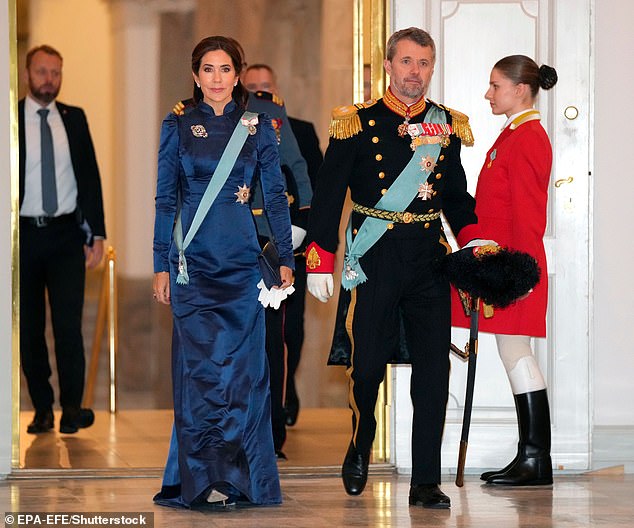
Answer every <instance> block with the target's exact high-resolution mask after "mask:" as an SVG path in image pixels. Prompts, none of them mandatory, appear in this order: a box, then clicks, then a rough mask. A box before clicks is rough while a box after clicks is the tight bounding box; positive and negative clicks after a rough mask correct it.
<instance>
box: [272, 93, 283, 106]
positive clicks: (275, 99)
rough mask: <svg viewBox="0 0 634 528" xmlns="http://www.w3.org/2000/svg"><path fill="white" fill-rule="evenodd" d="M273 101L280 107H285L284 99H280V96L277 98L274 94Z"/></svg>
mask: <svg viewBox="0 0 634 528" xmlns="http://www.w3.org/2000/svg"><path fill="white" fill-rule="evenodd" d="M272 101H273V102H274V103H275V104H276V105H278V106H284V99H282V98H281V97H279V96H277V95H275V94H273V99H272Z"/></svg>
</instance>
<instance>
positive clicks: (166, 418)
mask: <svg viewBox="0 0 634 528" xmlns="http://www.w3.org/2000/svg"><path fill="white" fill-rule="evenodd" d="M95 414H96V419H95V423H94V425H93V426H92V427H89V428H87V429H81V430H80V431H79V432H78V433H77V434H71V435H68V434H60V433H59V432H58V431H57V430H52V431H50V432H48V433H44V434H38V435H32V434H27V433H26V426H27V424H28V423H29V422H30V420H31V418H32V412H31V411H23V412H22V413H20V467H19V470H18V474H21V475H22V476H46V475H49V474H50V473H52V472H55V470H57V471H58V472H59V470H82V471H87V472H91V474H100V472H103V471H105V470H107V471H108V473H109V474H112V473H113V472H118V473H120V474H127V472H129V471H130V470H134V471H141V472H143V473H144V474H147V473H148V472H149V473H150V474H157V475H158V474H159V473H160V468H162V467H163V465H164V463H165V458H166V457H167V449H168V446H169V441H170V433H171V429H172V412H171V411H169V410H159V409H144V410H141V409H137V410H121V411H118V412H117V413H115V414H110V413H109V412H107V411H99V410H98V411H96V412H95ZM59 417H60V413H59V412H56V413H55V424H56V426H57V425H58V424H59ZM349 441H350V411H349V410H348V409H324V408H321V409H320V408H315V409H302V410H301V412H300V414H299V417H298V421H297V423H296V424H295V426H293V427H288V428H287V438H286V443H285V445H284V453H285V454H286V455H287V457H288V460H287V461H285V462H282V463H281V464H280V470H281V471H282V472H290V473H295V472H297V471H302V472H303V473H306V472H310V473H311V474H314V473H316V472H317V473H319V474H324V473H328V474H338V472H339V468H340V465H341V459H342V457H343V455H344V454H345V452H346V448H347V447H348V442H349ZM379 467H381V466H377V469H378V468H379Z"/></svg>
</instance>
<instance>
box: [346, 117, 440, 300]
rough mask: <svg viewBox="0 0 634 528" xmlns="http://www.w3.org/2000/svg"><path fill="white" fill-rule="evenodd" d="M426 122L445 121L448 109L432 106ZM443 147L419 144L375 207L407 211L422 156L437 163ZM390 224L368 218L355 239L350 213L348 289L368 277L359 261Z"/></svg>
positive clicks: (347, 235)
mask: <svg viewBox="0 0 634 528" xmlns="http://www.w3.org/2000/svg"><path fill="white" fill-rule="evenodd" d="M424 122H425V123H432V122H433V123H446V122H447V119H446V115H445V112H444V111H443V110H441V109H440V108H438V107H436V106H432V107H431V108H430V109H429V111H428V112H427V115H426V116H425V119H424ZM440 149H441V145H440V143H435V144H429V145H419V146H418V147H416V150H415V151H414V154H413V155H412V159H411V160H410V161H409V163H408V164H407V165H406V166H405V168H404V169H403V170H402V171H401V173H400V174H399V176H398V178H396V180H394V183H393V184H392V185H390V188H389V189H388V190H387V192H386V193H385V194H384V195H383V196H382V197H381V199H380V200H379V201H378V202H377V203H376V205H375V206H374V208H375V209H382V210H384V211H397V212H398V211H404V210H405V208H406V207H407V206H408V205H409V204H410V203H411V202H412V200H413V199H414V197H415V196H416V194H417V193H418V185H419V183H420V181H421V168H420V161H421V159H423V158H425V157H427V156H429V157H431V158H432V159H433V160H434V162H436V161H438V156H439V155H440ZM425 179H426V178H425ZM389 223H390V221H389V220H382V219H380V218H371V217H366V218H365V219H364V220H363V223H362V224H361V227H359V230H358V232H357V235H356V236H355V237H354V240H352V215H350V220H349V221H348V227H347V229H346V253H345V258H344V264H343V274H342V277H341V285H342V286H343V287H344V288H345V289H346V290H351V289H352V288H354V287H355V286H357V285H359V284H361V283H362V282H365V281H366V280H367V279H368V278H367V276H366V274H365V273H364V271H363V269H362V268H361V265H360V264H359V259H360V258H361V257H362V256H363V255H365V253H366V252H367V251H368V250H369V249H370V248H371V247H372V246H373V245H374V244H376V242H377V241H378V240H379V239H380V238H381V237H382V236H383V235H384V234H385V232H386V231H387V226H388V224H389Z"/></svg>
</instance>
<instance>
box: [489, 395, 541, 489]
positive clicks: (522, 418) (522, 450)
mask: <svg viewBox="0 0 634 528" xmlns="http://www.w3.org/2000/svg"><path fill="white" fill-rule="evenodd" d="M515 408H516V410H517V417H518V428H519V436H520V441H519V443H518V449H517V455H516V457H515V459H514V460H513V461H512V462H511V463H510V464H509V465H508V466H507V467H505V468H504V469H503V470H501V471H500V472H497V473H493V474H492V475H490V476H488V478H487V479H486V481H487V482H488V483H489V484H501V485H505V486H539V485H544V484H552V482H553V467H552V461H551V459H550V410H549V406H548V395H547V394H546V389H543V390H539V391H534V392H526V393H524V394H516V395H515ZM482 476H483V477H484V474H483V475H482Z"/></svg>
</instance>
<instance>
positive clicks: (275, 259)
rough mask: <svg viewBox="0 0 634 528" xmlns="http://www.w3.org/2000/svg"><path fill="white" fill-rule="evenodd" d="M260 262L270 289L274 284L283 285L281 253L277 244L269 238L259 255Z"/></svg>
mask: <svg viewBox="0 0 634 528" xmlns="http://www.w3.org/2000/svg"><path fill="white" fill-rule="evenodd" d="M258 264H259V265H260V273H261V274H262V280H263V281H264V285H265V286H266V287H267V288H268V289H269V290H270V289H271V288H272V287H273V286H281V285H282V277H281V275H280V254H279V253H278V252H277V248H276V247H275V244H274V243H273V242H272V241H271V240H269V241H268V242H267V243H266V244H264V247H263V248H262V251H261V252H260V254H259V255H258Z"/></svg>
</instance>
